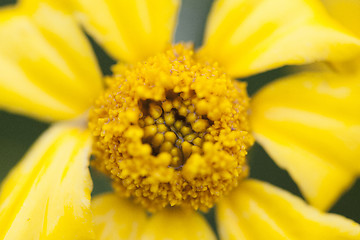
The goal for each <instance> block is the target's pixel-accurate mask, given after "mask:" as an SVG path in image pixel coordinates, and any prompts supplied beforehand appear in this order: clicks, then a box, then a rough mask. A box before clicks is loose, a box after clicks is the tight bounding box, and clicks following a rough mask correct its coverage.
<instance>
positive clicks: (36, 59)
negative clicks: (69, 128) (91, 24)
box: [0, 3, 102, 120]
mask: <svg viewBox="0 0 360 240" xmlns="http://www.w3.org/2000/svg"><path fill="white" fill-rule="evenodd" d="M29 6H30V5H24V6H23V5H19V6H15V7H14V8H12V7H8V8H5V9H1V10H0V39H1V44H0V108H3V109H6V110H8V111H12V112H16V113H22V114H25V115H28V116H31V117H36V118H39V119H42V120H61V119H69V118H73V117H76V116H78V115H79V114H81V113H83V112H84V111H86V109H88V108H89V106H90V105H91V103H92V102H93V100H94V98H95V97H97V96H98V94H99V93H100V91H101V89H102V83H101V76H100V72H99V70H98V66H97V63H96V60H95V57H94V55H93V53H92V49H91V46H90V44H89V42H88V41H87V39H86V37H85V35H84V34H83V33H82V31H81V29H80V28H79V27H78V26H77V24H76V22H75V20H74V19H73V18H72V17H71V16H70V15H67V14H65V13H62V12H61V11H58V10H56V9H53V8H52V7H51V6H50V5H47V4H45V3H39V4H33V5H31V7H29Z"/></svg>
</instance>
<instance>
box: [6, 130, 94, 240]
mask: <svg viewBox="0 0 360 240" xmlns="http://www.w3.org/2000/svg"><path fill="white" fill-rule="evenodd" d="M90 145H91V137H90V134H89V133H88V132H87V131H86V132H84V131H83V130H80V129H78V128H77V127H76V126H75V125H70V124H59V125H55V126H53V127H51V128H50V129H49V130H47V131H46V132H45V133H44V134H43V135H42V136H41V137H40V139H39V140H38V141H37V142H36V143H35V144H34V145H33V146H32V147H31V149H30V151H29V152H28V153H27V154H26V155H25V157H24V158H23V159H22V160H21V162H20V163H19V164H18V165H17V166H16V167H15V168H14V169H13V170H12V171H11V172H10V174H9V176H8V177H7V178H6V179H5V181H4V182H3V184H2V188H1V192H0V223H1V224H0V239H9V240H10V239H11V240H13V239H93V237H94V236H93V232H92V222H91V212H90V193H91V189H92V182H91V178H90V174H89V170H88V163H89V161H88V159H89V151H90Z"/></svg>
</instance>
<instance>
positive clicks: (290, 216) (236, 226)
mask: <svg viewBox="0 0 360 240" xmlns="http://www.w3.org/2000/svg"><path fill="white" fill-rule="evenodd" d="M217 221H218V226H219V233H220V237H221V239H222V240H226V239H239V240H240V239H241V240H262V239H276V240H281V239H284V240H303V239H306V240H319V239H326V240H339V239H341V240H355V239H359V238H360V226H359V225H358V224H356V223H355V222H353V221H351V220H348V219H346V218H344V217H342V216H338V215H335V214H325V213H321V212H319V211H318V210H316V209H315V208H312V207H310V206H308V205H306V203H305V202H304V201H302V200H301V199H300V198H298V197H295V196H293V195H291V194H290V193H288V192H286V191H284V190H281V189H279V188H276V187H274V186H272V185H270V184H267V183H263V182H260V181H256V180H247V181H244V182H243V183H241V184H240V185H239V187H238V188H237V189H235V191H233V192H232V193H231V194H230V195H229V196H228V197H227V198H225V199H224V200H222V201H221V202H220V203H219V204H218V206H217Z"/></svg>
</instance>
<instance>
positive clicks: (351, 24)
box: [322, 0, 360, 37]
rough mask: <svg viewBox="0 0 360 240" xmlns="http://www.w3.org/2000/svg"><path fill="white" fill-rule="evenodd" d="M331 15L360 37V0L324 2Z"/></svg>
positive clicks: (326, 0)
mask: <svg viewBox="0 0 360 240" xmlns="http://www.w3.org/2000/svg"><path fill="white" fill-rule="evenodd" d="M322 2H323V3H324V5H325V7H326V9H327V10H328V11H329V13H330V15H331V16H332V17H334V18H335V19H336V20H338V21H339V22H341V23H342V24H343V25H344V26H346V27H347V28H348V29H350V30H351V31H352V32H354V33H355V34H356V35H357V36H358V37H360V24H359V23H360V1H359V0H322Z"/></svg>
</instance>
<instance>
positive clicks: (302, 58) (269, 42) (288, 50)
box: [202, 0, 359, 77]
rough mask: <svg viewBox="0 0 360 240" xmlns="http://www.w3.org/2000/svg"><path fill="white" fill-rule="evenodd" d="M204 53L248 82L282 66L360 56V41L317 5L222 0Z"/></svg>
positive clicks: (212, 16) (214, 12) (210, 21)
mask: <svg viewBox="0 0 360 240" xmlns="http://www.w3.org/2000/svg"><path fill="white" fill-rule="evenodd" d="M202 51H203V53H204V55H206V56H209V57H212V58H213V59H214V60H217V61H219V62H220V63H221V64H222V65H223V66H224V67H225V68H226V69H227V72H228V73H230V74H232V75H233V76H237V77H244V76H248V75H251V74H255V73H259V72H263V71H266V70H269V69H273V68H277V67H280V66H284V65H294V64H296V65H297V64H304V63H310V62H313V61H319V60H325V59H326V60H344V59H347V58H349V57H352V56H354V54H356V52H357V53H359V40H358V39H356V38H354V37H353V36H351V35H349V33H348V32H347V31H346V30H345V29H343V28H342V27H341V26H339V25H337V24H336V23H335V22H334V21H333V20H332V19H331V18H330V17H328V15H327V13H326V11H325V9H324V8H323V6H322V5H321V4H320V3H318V2H317V1H315V0H310V1H304V0H288V1H283V0H246V1H245V0H240V1H234V0H218V1H216V2H215V5H214V7H213V8H212V10H211V12H210V15H209V19H208V24H207V27H206V33H205V44H204V48H203V50H202Z"/></svg>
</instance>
